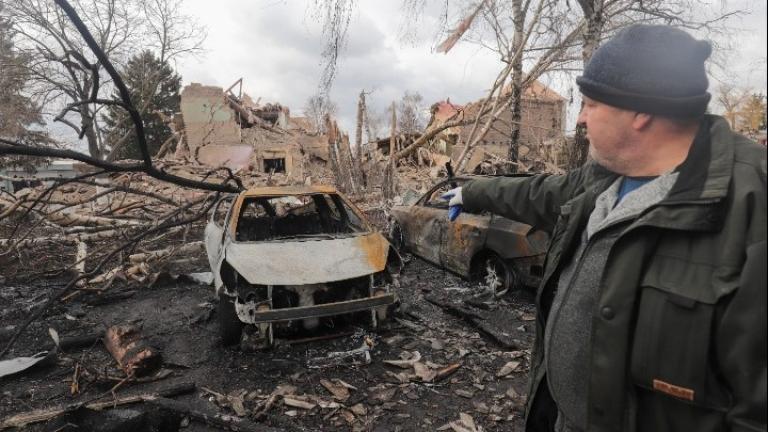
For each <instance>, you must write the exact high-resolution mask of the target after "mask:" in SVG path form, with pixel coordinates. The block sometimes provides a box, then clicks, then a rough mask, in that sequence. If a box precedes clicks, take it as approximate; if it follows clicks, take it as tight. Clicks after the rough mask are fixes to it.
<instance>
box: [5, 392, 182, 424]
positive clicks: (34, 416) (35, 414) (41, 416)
mask: <svg viewBox="0 0 768 432" xmlns="http://www.w3.org/2000/svg"><path fill="white" fill-rule="evenodd" d="M194 390H195V383H189V382H188V383H181V384H176V385H174V386H171V387H168V388H165V389H162V390H160V391H158V392H156V393H143V394H138V395H132V396H124V397H121V398H117V399H115V398H112V397H109V398H105V399H102V400H100V401H94V402H88V403H85V404H83V403H76V404H71V405H67V406H63V407H56V408H46V409H40V410H34V411H30V412H26V413H21V414H16V415H15V416H12V417H9V418H7V419H5V420H3V421H2V423H0V430H5V429H10V428H21V427H25V426H27V425H31V424H34V423H40V422H44V421H48V420H51V419H53V418H56V417H58V416H60V415H62V414H66V413H68V412H72V411H75V410H76V409H79V408H82V407H85V408H87V409H90V410H96V411H98V410H102V409H107V408H114V407H117V406H121V405H128V404H133V403H138V402H147V401H151V400H154V399H157V398H169V397H174V396H179V395H182V394H187V393H191V392H193V391H194Z"/></svg>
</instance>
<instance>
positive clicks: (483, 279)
mask: <svg viewBox="0 0 768 432" xmlns="http://www.w3.org/2000/svg"><path fill="white" fill-rule="evenodd" d="M479 265H480V268H479V269H478V270H479V271H478V276H479V277H478V281H479V282H480V283H481V284H482V285H483V286H485V287H486V289H487V290H488V291H489V292H490V293H491V294H492V295H493V297H494V298H499V297H501V296H503V295H504V294H506V293H507V291H509V289H510V288H513V287H514V286H516V285H517V280H516V279H517V277H516V274H515V272H514V271H513V270H512V269H510V268H509V266H508V265H507V263H506V262H505V261H504V260H503V259H501V257H500V256H498V255H496V254H490V255H488V256H486V257H485V258H483V260H482V261H481V262H480V263H479Z"/></svg>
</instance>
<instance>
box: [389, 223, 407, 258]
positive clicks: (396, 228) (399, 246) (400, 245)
mask: <svg viewBox="0 0 768 432" xmlns="http://www.w3.org/2000/svg"><path fill="white" fill-rule="evenodd" d="M389 239H390V241H391V242H392V246H393V247H394V248H395V250H396V251H398V252H400V253H402V252H406V247H405V233H404V232H403V227H401V226H400V224H399V223H397V222H396V221H392V226H391V227H390V228H389Z"/></svg>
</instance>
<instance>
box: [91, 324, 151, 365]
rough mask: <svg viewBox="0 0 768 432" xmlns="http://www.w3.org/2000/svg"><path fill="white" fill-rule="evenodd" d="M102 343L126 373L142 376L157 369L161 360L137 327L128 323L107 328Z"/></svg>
mask: <svg viewBox="0 0 768 432" xmlns="http://www.w3.org/2000/svg"><path fill="white" fill-rule="evenodd" d="M104 345H105V346H106V347H107V351H109V353H110V354H112V357H114V358H115V360H117V363H118V364H119V365H120V367H121V368H122V369H123V371H125V373H126V374H128V375H131V374H132V375H134V376H137V377H138V376H144V375H148V374H149V373H151V372H153V371H155V370H157V369H158V368H159V367H160V366H161V365H162V362H163V359H162V356H161V354H160V351H159V350H158V349H157V348H154V347H151V346H149V345H148V344H147V343H146V342H145V341H144V340H143V339H142V338H141V333H140V332H139V329H138V328H136V327H134V326H130V325H117V326H112V327H110V328H108V329H107V332H106V334H105V336H104Z"/></svg>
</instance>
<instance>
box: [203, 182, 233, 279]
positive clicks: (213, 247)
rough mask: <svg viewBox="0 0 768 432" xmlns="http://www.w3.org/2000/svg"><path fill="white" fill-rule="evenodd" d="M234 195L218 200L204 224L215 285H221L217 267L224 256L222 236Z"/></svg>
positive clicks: (206, 246) (206, 247) (206, 250)
mask: <svg viewBox="0 0 768 432" xmlns="http://www.w3.org/2000/svg"><path fill="white" fill-rule="evenodd" d="M233 199H234V197H225V198H222V199H220V200H219V202H217V203H216V204H215V205H214V206H213V211H212V212H211V217H210V219H209V220H208V224H207V225H206V226H205V252H206V254H207V255H208V263H209V264H210V265H211V271H212V272H213V280H214V283H215V286H216V288H217V292H218V288H219V287H220V286H221V276H220V274H219V269H220V268H221V261H222V260H223V258H224V238H225V237H226V229H227V226H228V222H229V218H230V210H231V208H232V201H233Z"/></svg>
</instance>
